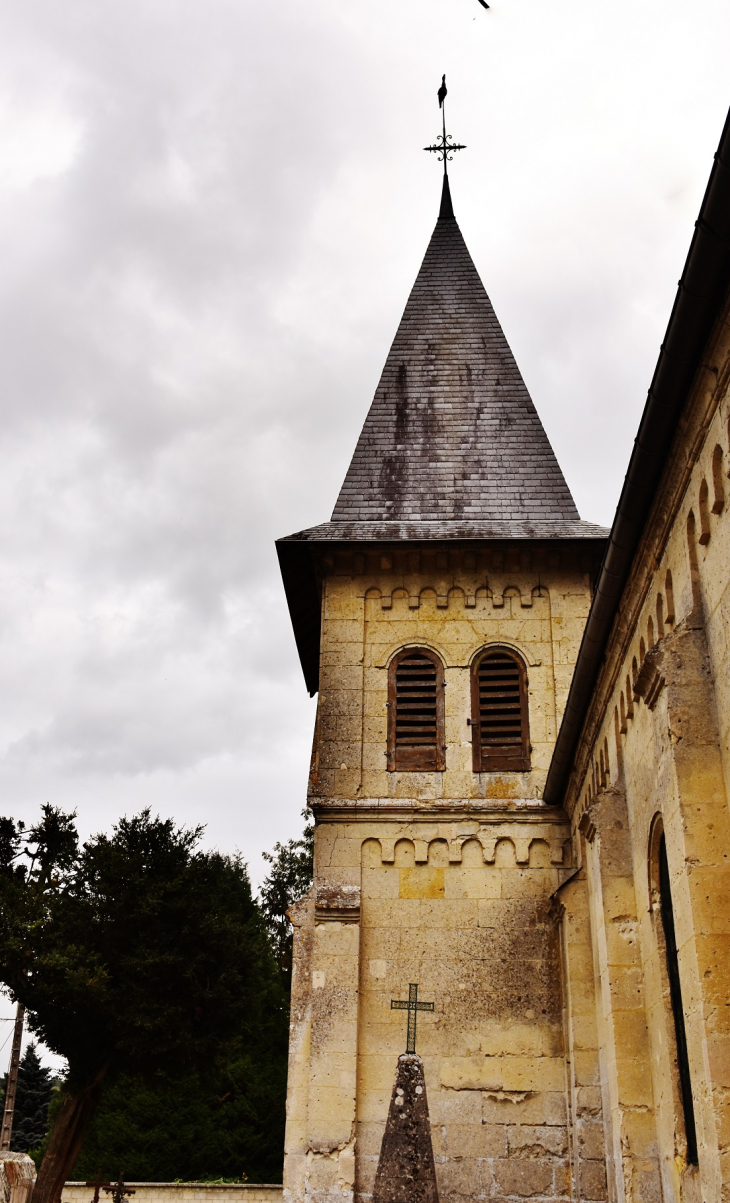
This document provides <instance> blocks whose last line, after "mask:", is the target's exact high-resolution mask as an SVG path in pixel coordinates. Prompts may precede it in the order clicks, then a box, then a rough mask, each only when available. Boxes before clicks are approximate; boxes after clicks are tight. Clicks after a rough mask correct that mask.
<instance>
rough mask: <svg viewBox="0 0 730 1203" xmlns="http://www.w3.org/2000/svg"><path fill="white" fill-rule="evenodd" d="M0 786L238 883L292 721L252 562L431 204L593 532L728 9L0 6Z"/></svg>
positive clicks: (605, 502)
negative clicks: (453, 239)
mask: <svg viewBox="0 0 730 1203" xmlns="http://www.w3.org/2000/svg"><path fill="white" fill-rule="evenodd" d="M0 13H2V22H1V36H0V163H1V168H0V204H1V205H2V211H1V212H2V217H1V221H0V238H1V239H2V248H1V260H2V272H1V273H0V339H1V340H2V364H3V369H2V390H1V391H0V407H1V410H0V464H1V465H2V467H1V470H0V506H1V507H2V522H1V523H0V688H1V689H2V696H3V698H4V703H3V705H2V707H1V708H0V790H1V792H2V808H0V810H1V811H2V812H4V813H14V814H15V815H17V816H20V817H23V818H26V819H27V820H32V819H34V818H35V817H36V816H37V813H38V807H39V805H40V804H41V803H43V802H45V801H51V802H54V803H56V804H58V805H61V806H63V807H66V808H68V809H72V808H76V809H77V810H78V813H79V822H80V826H81V829H82V831H83V832H84V833H85V834H88V833H89V832H91V831H94V830H99V829H100V828H106V827H108V826H109V825H110V824H111V823H112V822H113V821H114V820H115V819H116V818H117V817H118V816H119V815H120V814H122V813H133V812H135V811H138V810H139V809H140V808H141V807H143V806H145V805H149V806H151V807H152V808H153V810H155V811H157V812H159V813H160V814H162V815H172V816H175V817H176V818H177V819H179V820H180V821H182V822H186V823H191V824H193V823H198V822H204V823H206V824H207V835H206V839H207V841H208V842H209V843H210V844H213V845H216V846H219V847H220V848H222V849H227V850H228V849H234V848H239V849H241V850H242V852H243V853H244V855H245V856H246V858H247V859H248V861H249V863H250V866H251V872H252V876H253V878H254V880H255V881H257V880H259V879H260V876H261V874H262V870H263V865H262V861H261V859H260V852H261V850H262V849H267V848H270V847H271V846H272V844H273V843H274V841H275V840H277V839H288V838H289V837H291V836H293V835H296V834H298V832H299V830H300V826H301V819H300V811H301V809H302V806H303V804H304V800H305V782H306V769H307V761H308V755H309V748H310V740H311V729H312V723H313V718H314V711H313V703H312V702H310V701H309V699H308V698H307V695H306V691H305V689H304V684H303V680H302V677H301V673H300V669H299V665H298V660H297V656H296V651H295V647H294V641H293V637H292V634H291V629H290V624H289V620H288V615H287V611H286V605H285V602H284V596H283V591H282V587H281V583H280V579H279V575H278V570H277V565H276V558H275V553H274V539H275V538H276V537H277V536H279V535H284V534H288V533H290V532H292V531H294V530H298V529H301V528H303V527H305V526H308V525H312V524H314V523H318V522H321V521H325V520H326V519H328V517H329V515H330V513H331V510H332V507H333V504H334V501H335V498H336V495H337V492H338V489H339V486H340V483H341V481H342V478H343V476H344V474H345V471H346V468H347V465H348V462H349V458H350V455H351V453H352V450H353V448H354V445H355V441H356V439H357V435H358V433H359V430H360V427H361V424H362V421H363V419H364V416H365V413H366V411H367V408H368V406H369V404H370V401H371V399H372V395H373V392H374V389H375V386H376V384H377V380H378V376H379V373H380V370H381V367H382V365H383V362H384V359H385V356H386V354H387V351H388V347H389V345H390V341H391V339H392V337H393V335H394V333H395V329H396V326H397V323H398V320H399V317H400V314H401V311H402V308H403V306H404V304H405V301H406V297H407V295H408V292H409V289H410V287H411V284H412V283H413V280H414V278H415V275H416V272H417V270H418V267H419V264H420V261H421V258H422V256H423V253H424V251H425V248H426V245H427V242H428V239H429V237H430V234H431V230H432V227H433V224H434V221H435V218H436V214H437V210H438V200H439V191H440V179H439V167H438V165H437V163H436V162H435V161H434V159H433V156H429V155H426V154H424V153H423V151H422V149H421V148H422V147H423V146H424V145H425V144H426V143H427V142H430V141H432V140H433V139H434V137H435V135H436V134H437V133H438V132H439V112H438V106H437V101H436V89H437V87H438V84H439V81H440V77H441V74H442V72H444V71H445V72H446V75H447V81H448V86H449V100H448V116H449V124H450V127H451V130H452V132H453V134H454V135H455V137H456V138H457V139H458V140H460V141H462V142H465V143H467V144H468V149H467V150H466V151H464V152H463V153H462V154H461V155H460V156H459V157H458V159H457V160H456V161H455V162H454V165H453V168H452V193H453V197H454V205H455V209H456V215H457V218H458V219H459V222H460V225H461V228H462V230H463V232H464V235H465V238H466V241H467V244H468V246H469V248H470V250H471V253H472V255H473V257H474V260H475V262H476V264H477V267H478V269H479V271H480V273H481V275H482V278H483V280H484V283H485V285H486V288H487V291H488V292H489V293H490V295H491V298H492V301H493V302H494V304H495V307H496V310H497V313H498V315H499V317H500V319H501V321H502V324H503V326H504V328H505V330H506V333H507V337H508V339H509V340H510V342H511V345H512V348H513V350H514V352H515V354H516V357H517V360H518V363H519V364H520V366H521V368H522V371H523V374H524V376H525V378H526V381H527V384H528V387H529V389H530V391H531V393H532V396H533V399H534V401H535V404H536V406H537V409H538V412H539V413H540V415H541V417H542V420H543V422H544V424H545V426H546V429H547V432H548V435H549V437H550V439H551V441H552V443H553V446H554V447H555V450H556V452H557V455H558V458H559V460H560V462H561V465H562V467H563V469H564V471H565V474H566V476H567V479H568V482H569V484H570V487H571V489H572V490H573V493H574V496H575V498H576V502H577V504H578V508H579V510H580V513H581V516H582V517H584V518H587V519H591V520H593V521H599V522H605V523H607V524H609V523H610V521H611V518H612V515H613V509H614V506H615V503H616V499H617V496H618V491H619V488H620V485H621V481H622V478H623V473H624V471H625V468H626V464H627V461H628V456H629V452H630V448H631V443H632V440H633V437H634V434H635V432H636V427H637V423H638V418H639V414H640V411H641V408H642V406H643V403H644V399H645V395H646V390H647V387H648V384H649V381H650V378H651V373H652V370H653V366H654V363H655V361H656V357H657V354H658V350H659V344H660V341H661V338H662V335H663V332H664V329H665V327H666V323H667V319H668V317H669V311H670V307H671V304H672V300H673V296H674V291H675V288H676V283H677V280H678V278H679V275H680V272H681V269H682V265H683V262H684V258H685V255H686V252H687V248H688V246H689V241H690V238H691V234H692V226H693V222H694V220H695V218H696V216H697V212H698V209H699V205H700V201H701V198H702V193H703V191H704V188H705V184H706V181H707V177H708V175H709V171H710V168H711V164H712V155H713V153H714V150H715V148H716V146H717V143H718V140H719V136H720V132H721V129H722V125H723V121H724V117H725V112H726V109H727V106H728V104H729V103H730V85H729V84H728V82H727V81H728V70H727V47H728V45H730V5H729V4H728V3H727V0H692V3H688V0H630V2H629V0H611V2H610V3H608V0H600V2H599V0H492V7H491V9H490V11H489V12H485V11H484V10H483V9H482V8H481V7H480V5H479V4H478V3H477V0H360V3H355V0H278V3H262V2H261V0H103V3H99V0H71V2H70V3H66V4H59V3H58V0H5V2H4V3H0Z"/></svg>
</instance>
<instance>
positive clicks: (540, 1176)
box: [492, 1160, 553, 1199]
mask: <svg viewBox="0 0 730 1203" xmlns="http://www.w3.org/2000/svg"><path fill="white" fill-rule="evenodd" d="M492 1171H493V1173H494V1180H495V1182H496V1185H497V1189H498V1191H499V1192H501V1194H502V1195H516V1196H517V1198H519V1199H529V1198H534V1196H535V1195H551V1194H552V1193H553V1190H552V1187H553V1166H552V1162H550V1161H539V1160H534V1161H526V1160H524V1161H523V1160H515V1161H495V1162H494V1163H493V1165H492Z"/></svg>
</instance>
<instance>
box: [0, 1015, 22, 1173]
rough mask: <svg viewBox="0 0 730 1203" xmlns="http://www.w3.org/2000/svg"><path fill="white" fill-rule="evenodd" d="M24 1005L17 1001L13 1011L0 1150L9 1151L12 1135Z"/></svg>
mask: <svg viewBox="0 0 730 1203" xmlns="http://www.w3.org/2000/svg"><path fill="white" fill-rule="evenodd" d="M24 1017H25V1007H24V1006H23V1004H22V1003H18V1009H17V1011H16V1012H15V1030H14V1032H13V1048H12V1052H11V1053H10V1066H9V1068H8V1087H7V1090H6V1091H5V1110H4V1112H3V1127H2V1133H1V1134H0V1152H5V1151H8V1152H9V1151H10V1138H11V1136H12V1135H13V1116H14V1115H15V1092H16V1090H17V1089H18V1068H19V1066H20V1045H21V1041H22V1039H23V1019H24Z"/></svg>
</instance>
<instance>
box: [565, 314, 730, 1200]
mask: <svg viewBox="0 0 730 1203" xmlns="http://www.w3.org/2000/svg"><path fill="white" fill-rule="evenodd" d="M729 381H730V325H729V324H728V320H727V314H726V316H725V319H724V321H722V322H720V323H719V325H718V328H717V330H716V331H715V334H714V337H713V342H712V344H711V346H710V347H708V350H707V354H706V356H705V360H704V365H703V369H702V371H701V372H700V374H699V377H698V379H697V381H696V383H695V387H694V391H693V394H692V396H691V398H690V399H689V401H688V406H687V410H686V414H685V418H684V420H683V423H682V426H681V428H680V432H679V435H678V437H677V440H676V443H675V447H674V448H673V451H672V455H671V457H670V459H669V462H668V464H667V467H666V470H665V477H664V480H663V482H662V485H661V487H660V489H659V492H658V495H657V500H656V502H655V505H654V509H653V511H652V514H651V517H650V521H649V524H648V527H647V530H646V532H645V535H644V540H643V544H642V546H641V547H640V549H639V552H638V553H637V556H636V560H635V563H634V566H633V569H632V574H631V577H630V580H629V582H628V585H627V587H626V591H625V595H624V599H623V601H622V605H621V609H620V612H619V615H618V618H617V620H616V623H615V626H614V630H613V632H612V636H611V640H610V643H609V646H608V649H607V653H606V657H605V663H604V667H603V670H602V673H601V676H600V678H599V682H598V686H597V689H596V691H595V695H594V698H593V702H592V706H591V709H590V711H589V715H588V719H587V722H586V727H585V731H584V734H583V739H582V742H581V745H580V747H579V750H578V754H577V758H576V768H575V771H574V773H573V777H572V779H571V782H570V786H569V791H568V795H567V798H566V807H567V810H568V811H569V813H570V815H571V821H572V828H573V832H574V839H575V853H576V856H577V858H578V859H579V860H581V861H582V863H583V864H584V867H585V872H586V875H587V882H588V888H589V894H590V899H591V925H592V937H593V942H594V946H595V955H596V972H597V975H598V981H597V984H598V987H599V993H598V999H599V1006H598V1017H599V1026H600V1041H601V1045H602V1048H603V1062H602V1084H603V1102H604V1111H605V1114H606V1119H607V1135H608V1148H609V1169H610V1173H611V1180H612V1181H611V1186H612V1190H613V1192H614V1197H615V1198H617V1199H620V1198H622V1197H623V1196H624V1195H625V1196H626V1197H628V1196H629V1194H630V1195H631V1197H632V1198H633V1199H636V1200H637V1201H640V1200H647V1201H648V1200H654V1199H656V1198H658V1197H660V1195H661V1196H662V1197H663V1198H664V1199H665V1200H680V1199H684V1200H687V1201H688V1203H689V1201H693V1200H699V1199H703V1200H706V1201H708V1203H709V1201H710V1200H720V1199H725V1198H727V1197H729V1196H730V1008H728V1002H727V1000H728V998H729V997H730V957H729V956H728V953H730V812H729V810H728V797H729V791H728V788H727V781H728V772H729V771H730V491H729V486H730V482H729V481H728V470H729V469H730V431H729V429H728V422H729V420H730V395H729V393H728V384H729ZM662 834H663V835H664V837H665V840H666V850H667V859H668V862H669V871H670V879H671V895H672V904H673V909H674V922H675V928H676V936H677V946H678V961H679V975H680V980H681V991H682V1010H683V1013H684V1017H685V1026H686V1036H687V1045H688V1059H689V1068H690V1076H691V1086H692V1098H693V1106H694V1114H695V1119H696V1126H697V1140H698V1165H697V1166H696V1167H695V1166H692V1165H688V1161H687V1156H688V1151H687V1141H686V1132H685V1122H684V1108H683V1105H682V1099H681V1093H680V1087H679V1078H678V1071H677V1046H676V1038H675V1031H674V1021H673V1015H672V1010H671V1005H670V998H669V986H668V976H667V957H666V946H665V937H664V931H663V926H662V919H661V914H660V894H659V883H658V845H659V839H660V837H661V835H662Z"/></svg>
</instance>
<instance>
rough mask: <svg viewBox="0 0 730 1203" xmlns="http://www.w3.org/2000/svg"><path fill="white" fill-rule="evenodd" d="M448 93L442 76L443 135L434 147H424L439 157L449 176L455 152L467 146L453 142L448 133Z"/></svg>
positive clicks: (440, 94) (440, 98) (440, 99)
mask: <svg viewBox="0 0 730 1203" xmlns="http://www.w3.org/2000/svg"><path fill="white" fill-rule="evenodd" d="M447 95H448V91H447V88H446V76H445V75H442V76H441V87H440V88H439V90H438V99H439V108H440V109H441V133H440V134H439V136H438V138H437V139H436V141H435V143H434V145H433V146H424V148H423V149H424V150H430V151H432V152H433V153H434V154H436V155H437V156H438V161H439V162H440V163H443V165H444V175H448V174H449V172H448V167H447V163H449V162H450V161H451V160H452V159H453V157H454V151H457V150H466V146H464V145H462V143H461V142H452V140H451V134H447V133H446V97H447Z"/></svg>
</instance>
